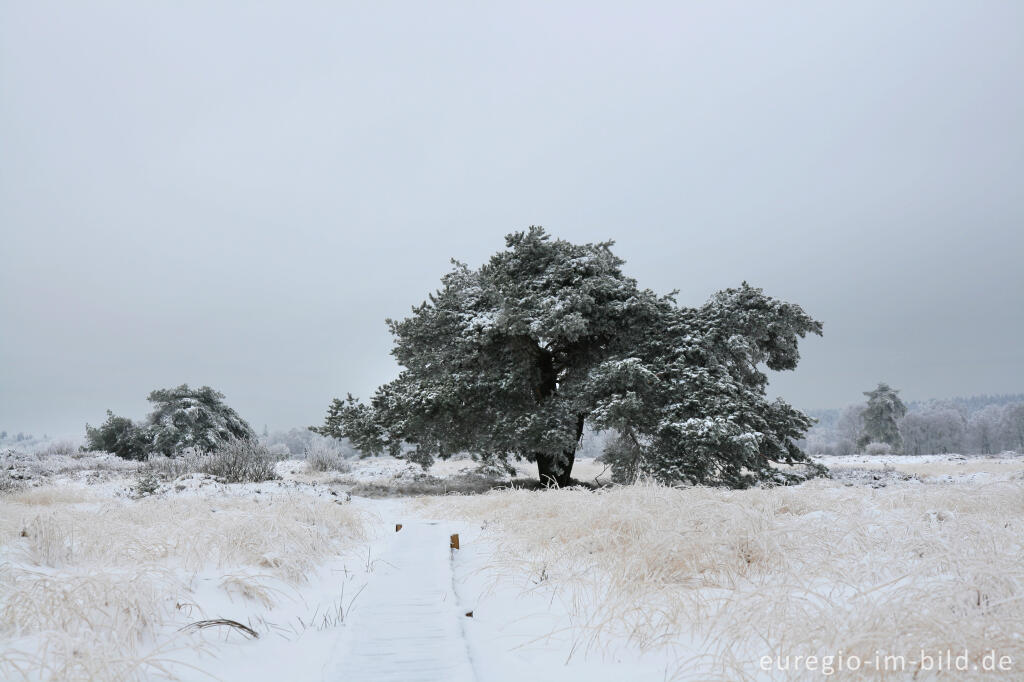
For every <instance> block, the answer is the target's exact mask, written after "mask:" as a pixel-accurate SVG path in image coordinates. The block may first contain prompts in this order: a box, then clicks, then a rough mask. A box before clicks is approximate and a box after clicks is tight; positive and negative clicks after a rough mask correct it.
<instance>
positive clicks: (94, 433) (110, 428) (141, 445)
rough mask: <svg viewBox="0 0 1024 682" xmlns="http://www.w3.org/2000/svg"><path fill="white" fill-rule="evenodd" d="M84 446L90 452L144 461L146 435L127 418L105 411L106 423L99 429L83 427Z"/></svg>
mask: <svg viewBox="0 0 1024 682" xmlns="http://www.w3.org/2000/svg"><path fill="white" fill-rule="evenodd" d="M85 440H86V445H87V446H88V448H89V449H90V450H101V451H103V452H112V453H114V454H115V455H117V456H118V457H122V458H124V459H137V460H144V459H146V440H147V439H146V433H145V431H144V430H143V429H141V428H139V427H138V426H136V425H135V423H134V422H133V421H132V420H131V419H128V418H127V417H118V416H117V415H116V414H114V413H113V412H111V411H110V410H107V421H105V422H103V423H102V424H101V425H100V426H99V427H97V428H93V427H91V426H89V425H88V424H86V425H85Z"/></svg>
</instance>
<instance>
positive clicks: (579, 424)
mask: <svg viewBox="0 0 1024 682" xmlns="http://www.w3.org/2000/svg"><path fill="white" fill-rule="evenodd" d="M586 418H587V416H586V415H585V414H581V415H579V416H578V417H577V419H576V441H575V444H574V445H573V447H572V449H571V450H566V451H565V452H563V453H562V456H561V458H559V457H558V455H550V454H547V453H544V452H538V453H537V454H536V457H537V473H538V474H539V477H540V482H541V483H542V484H543V485H546V486H556V487H558V488H565V487H567V486H570V485H572V465H573V464H574V463H575V462H576V447H577V446H578V445H579V443H580V438H582V437H583V425H584V424H585V423H586ZM559 460H561V462H562V464H561V466H559Z"/></svg>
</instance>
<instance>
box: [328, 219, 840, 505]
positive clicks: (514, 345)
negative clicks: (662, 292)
mask: <svg viewBox="0 0 1024 682" xmlns="http://www.w3.org/2000/svg"><path fill="white" fill-rule="evenodd" d="M506 243H507V246H508V249H507V250H505V251H502V252H499V253H498V254H496V255H495V256H493V257H492V258H491V260H490V261H489V262H488V263H487V264H485V265H483V266H482V267H481V268H479V269H477V270H471V269H470V268H469V267H467V266H466V265H464V264H461V263H455V264H454V265H455V267H454V269H453V270H452V271H451V272H450V273H448V274H447V275H445V276H444V277H443V278H442V287H441V289H440V290H439V291H437V292H436V293H435V294H433V295H431V296H430V298H429V300H428V301H427V302H424V303H423V304H421V305H419V306H417V307H414V308H413V310H412V315H411V316H410V317H408V318H406V319H404V320H401V321H394V320H388V326H389V328H390V330H391V332H392V334H393V335H394V337H395V347H394V349H393V351H392V354H393V355H394V356H395V358H396V359H397V360H398V362H399V363H400V364H401V365H402V366H403V367H404V368H405V369H404V370H403V371H402V372H401V374H400V375H399V377H398V378H397V379H396V380H395V381H393V382H391V383H389V384H386V385H385V386H382V387H381V388H380V389H378V390H377V392H376V394H375V395H374V396H373V398H372V400H371V402H370V404H369V405H364V404H361V403H359V402H358V401H356V400H355V399H353V398H352V396H349V397H348V398H347V399H346V400H344V401H342V400H335V401H334V402H333V404H332V405H331V407H330V409H329V411H328V414H327V418H326V420H325V422H324V425H323V426H321V427H320V428H318V429H316V430H317V431H318V432H320V433H322V434H324V435H330V436H335V437H347V438H349V439H350V440H351V441H352V442H353V444H354V445H355V446H356V447H358V448H360V449H361V450H362V451H363V452H364V453H378V452H382V451H388V452H390V453H391V454H393V455H402V456H405V457H408V458H409V459H412V460H414V461H420V462H423V463H427V462H430V461H432V459H433V458H434V457H448V456H450V455H452V454H454V453H456V452H460V451H471V452H475V453H479V454H481V455H483V456H485V457H492V458H496V459H499V460H501V459H506V458H508V457H520V458H526V459H529V460H532V461H536V462H537V464H538V469H539V472H540V476H541V480H542V481H543V482H547V483H556V484H558V485H566V484H568V483H569V482H570V480H571V479H570V473H571V470H572V463H573V459H574V457H575V450H576V447H577V445H578V443H579V440H580V437H581V435H582V433H583V429H584V425H585V424H586V423H587V422H589V423H590V424H591V425H592V426H593V427H594V428H595V429H598V430H607V429H611V430H614V431H615V432H617V434H618V437H617V438H615V439H613V440H612V445H611V447H610V448H609V452H608V457H609V459H611V460H612V461H613V462H615V463H616V464H617V465H618V466H616V469H617V470H618V472H619V475H620V476H621V475H622V473H623V472H625V473H626V475H627V477H628V478H630V479H632V478H634V477H635V476H638V475H652V476H656V477H657V478H659V479H661V480H665V481H670V482H680V481H684V482H691V483H717V484H728V485H734V486H745V485H749V484H751V483H753V482H755V481H759V480H766V479H767V480H786V476H785V475H783V474H780V473H779V472H778V470H777V469H776V468H774V467H773V466H772V463H773V462H786V463H794V464H795V463H802V462H805V461H806V457H805V456H804V454H803V453H802V452H800V450H799V449H798V448H797V447H796V446H795V445H794V443H793V439H796V438H799V437H801V436H802V434H803V433H804V431H805V430H806V429H807V427H808V426H809V425H810V420H809V419H808V418H807V417H806V416H804V415H803V414H802V413H800V412H798V411H796V410H794V409H793V408H792V407H790V406H789V405H787V404H786V403H784V402H782V401H775V402H768V401H767V400H766V398H765V387H766V385H767V377H766V376H765V375H764V373H763V372H761V371H760V369H759V366H760V365H761V364H765V365H767V366H768V367H769V368H771V369H776V370H783V369H793V368H794V367H795V366H796V363H797V360H798V358H799V353H798V351H797V341H798V339H799V338H800V337H803V336H804V335H805V334H807V333H815V334H820V333H821V324H820V323H819V322H817V321H815V320H813V319H811V318H810V317H809V316H807V315H806V314H805V313H804V312H803V310H802V309H801V308H800V307H799V306H796V305H792V304H788V303H784V302H780V301H776V300H775V299H772V298H769V297H767V296H765V295H764V294H763V292H761V290H760V289H755V288H753V287H750V286H748V285H746V284H744V285H743V286H742V287H740V288H739V289H729V290H727V291H723V292H719V293H718V294H716V295H715V297H713V298H712V300H711V301H710V302H709V303H708V304H706V305H705V306H702V307H701V308H697V309H689V308H680V307H678V306H677V305H676V303H675V301H674V299H673V298H672V296H657V295H655V294H654V293H653V292H652V291H650V290H648V289H640V288H639V287H638V286H637V283H636V281H635V280H633V279H631V278H629V277H626V276H625V275H624V274H623V273H622V270H621V266H622V264H623V261H622V260H621V259H619V258H617V257H616V256H615V255H614V254H613V253H612V252H611V246H612V243H611V242H605V243H600V244H584V245H577V244H571V243H569V242H566V241H563V240H552V239H550V238H549V237H548V235H547V234H545V232H544V231H543V230H542V229H540V228H530V230H529V231H528V232H519V233H515V234H512V235H509V236H508V237H507V239H506ZM409 446H412V450H410V451H406V450H405V448H407V447H409Z"/></svg>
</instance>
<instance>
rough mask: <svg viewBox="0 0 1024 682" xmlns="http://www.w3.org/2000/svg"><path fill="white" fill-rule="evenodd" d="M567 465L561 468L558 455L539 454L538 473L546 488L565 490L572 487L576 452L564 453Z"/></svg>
mask: <svg viewBox="0 0 1024 682" xmlns="http://www.w3.org/2000/svg"><path fill="white" fill-rule="evenodd" d="M563 457H564V458H565V464H564V465H562V466H561V467H559V463H558V460H559V457H558V455H549V454H547V453H543V452H538V453H537V473H538V474H539V475H540V482H541V483H542V484H543V485H546V486H553V487H557V488H565V487H567V486H569V485H572V465H573V462H574V461H575V460H576V450H575V449H573V450H572V451H568V452H565V453H563Z"/></svg>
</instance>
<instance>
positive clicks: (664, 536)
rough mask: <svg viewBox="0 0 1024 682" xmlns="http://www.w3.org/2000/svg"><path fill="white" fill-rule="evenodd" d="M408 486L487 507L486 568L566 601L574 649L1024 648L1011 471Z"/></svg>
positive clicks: (738, 659) (720, 657)
mask: <svg viewBox="0 0 1024 682" xmlns="http://www.w3.org/2000/svg"><path fill="white" fill-rule="evenodd" d="M421 504H424V505H426V506H428V507H429V508H430V509H431V511H432V512H433V513H449V514H455V515H459V516H462V517H468V518H473V519H478V520H485V521H487V522H488V523H487V526H486V527H487V530H486V531H485V533H486V536H487V537H488V538H489V541H490V542H491V543H493V544H494V546H495V550H496V551H495V552H494V557H495V558H494V565H493V566H492V568H494V569H497V572H498V574H499V575H501V576H502V578H501V580H511V581H513V582H515V583H516V584H518V585H521V586H522V587H523V588H524V589H534V590H537V589H540V590H553V591H554V592H555V593H557V594H559V595H560V596H561V597H562V600H563V602H565V603H568V604H570V605H572V608H571V610H572V615H573V618H574V626H573V632H574V635H575V637H576V642H577V646H576V650H577V651H580V650H587V649H588V648H589V649H594V648H597V649H601V648H602V647H604V646H605V645H606V644H608V643H610V642H612V641H614V640H619V639H622V638H625V639H626V640H628V641H629V642H631V643H632V644H634V645H636V646H638V647H640V648H644V649H656V648H661V647H670V648H673V649H674V650H675V651H676V652H677V653H678V654H679V655H680V656H681V657H682V660H683V661H684V663H682V664H681V665H680V667H679V669H678V670H677V676H678V677H679V678H687V679H691V678H699V679H718V678H721V679H732V680H742V679H754V678H763V677H764V676H765V673H763V672H762V671H760V670H759V668H758V661H759V660H760V657H761V656H763V655H774V654H780V653H782V654H789V655H805V656H806V655H810V654H814V655H829V654H831V655H835V654H836V653H837V652H845V654H846V655H857V656H861V657H862V658H863V659H865V660H866V659H867V658H869V657H874V656H875V653H876V652H877V651H884V652H890V653H901V654H905V655H907V657H908V659H909V658H911V657H915V656H917V655H918V654H919V653H920V651H921V650H922V649H924V650H925V651H945V650H947V649H952V650H953V651H955V652H957V653H959V652H962V651H963V650H964V649H965V648H966V649H967V650H969V651H970V652H971V654H972V655H973V656H974V657H975V658H974V660H973V661H972V663H978V662H979V661H978V659H979V658H980V657H981V656H982V655H983V654H984V653H986V652H987V651H989V650H991V649H995V650H997V651H998V652H1000V654H1001V655H1002V654H1006V655H1009V656H1011V657H1012V658H1013V660H1014V662H1015V665H1016V666H1017V668H1016V670H1017V671H1018V673H1019V670H1020V666H1024V639H1022V638H1021V634H1020V633H1022V632H1024V484H1021V483H1019V482H1002V483H996V484H990V485H987V486H983V485H971V486H967V485H965V486H938V485H936V486H921V485H916V486H904V487H889V488H885V489H879V490H873V489H870V488H864V487H844V486H841V485H836V484H833V483H829V482H825V481H818V482H813V483H808V484H805V485H803V486H799V487H791V488H775V489H761V490H748V491H723V490H713V489H702V488H693V489H685V490H680V489H671V488H665V487H658V486H653V485H640V486H633V487H624V488H613V489H606V490H601V491H598V492H588V491H583V490H578V489H576V490H562V491H543V492H538V491H523V490H516V491H506V492H495V493H491V494H488V495H485V496H479V497H472V498H461V499H460V498H443V499H435V500H433V501H424V502H421ZM908 665H909V664H908ZM908 671H909V668H908ZM872 674H874V673H870V674H864V673H858V674H857V675H851V674H850V673H848V672H847V673H845V674H843V673H837V675H836V676H837V677H838V678H840V679H843V678H844V677H845V678H846V679H850V678H851V677H852V678H857V677H858V676H864V677H868V678H871V676H872ZM911 674H912V672H903V673H898V674H894V675H892V676H891V677H890V679H904V678H908V677H909V676H910V675H911ZM929 674H930V673H925V672H921V673H920V674H919V675H918V676H917V677H916V679H929ZM971 674H972V675H974V677H975V678H977V679H982V678H984V675H983V674H981V673H971ZM1002 674H1003V675H1004V677H1002V678H1001V679H1007V678H1006V677H1005V673H1002ZM800 677H801V676H800V675H794V673H792V672H790V673H776V678H775V679H800ZM806 677H808V678H814V679H817V678H818V677H821V673H820V672H817V673H813V674H808V675H806ZM878 677H882V676H877V677H876V678H874V679H877V678H878ZM993 679H997V678H996V677H994V678H993Z"/></svg>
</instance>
